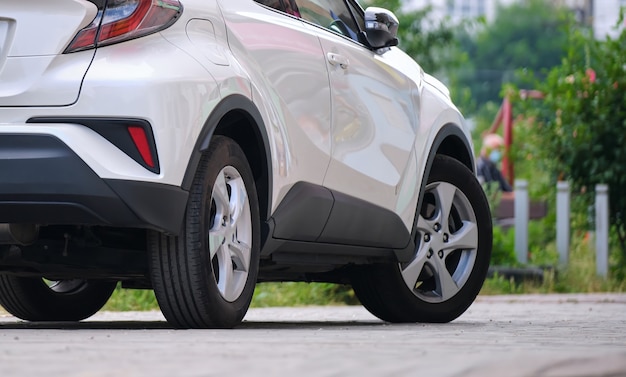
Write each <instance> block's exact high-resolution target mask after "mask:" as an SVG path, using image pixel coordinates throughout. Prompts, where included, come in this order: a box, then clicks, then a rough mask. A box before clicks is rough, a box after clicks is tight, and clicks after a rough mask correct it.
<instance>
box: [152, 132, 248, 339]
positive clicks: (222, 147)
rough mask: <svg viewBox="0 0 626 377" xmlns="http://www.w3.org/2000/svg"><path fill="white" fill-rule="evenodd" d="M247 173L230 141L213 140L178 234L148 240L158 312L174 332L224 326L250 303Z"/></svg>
mask: <svg viewBox="0 0 626 377" xmlns="http://www.w3.org/2000/svg"><path fill="white" fill-rule="evenodd" d="M259 242H260V220H259V209H258V200H257V195H256V189H255V185H254V180H253V177H252V172H251V169H250V166H249V165H248V162H247V160H246V157H245V155H244V153H243V151H242V150H241V148H240V147H239V145H237V143H235V142H234V141H233V140H232V139H229V138H227V137H222V136H216V137H215V138H214V139H213V140H212V142H211V144H210V146H209V149H208V150H207V152H206V153H205V154H204V155H203V156H202V158H201V161H200V164H199V168H198V170H197V172H196V175H195V178H194V182H193V185H192V188H191V191H190V198H189V202H188V205H187V214H186V219H185V224H184V226H183V229H182V231H181V234H180V236H177V237H174V236H168V235H165V234H161V233H157V232H152V233H150V235H149V240H148V244H149V248H150V252H151V262H150V263H151V266H150V270H151V276H152V284H153V287H154V291H155V295H156V298H157V301H158V302H159V306H160V307H161V311H162V312H163V315H164V316H165V318H166V319H167V320H168V322H170V323H171V324H172V325H174V326H175V327H178V328H230V327H234V326H236V325H237V324H239V323H240V322H241V320H242V319H243V317H244V315H245V314H246V311H247V310H248V307H249V305H250V301H251V300H252V294H253V293H254V287H255V284H256V279H257V274H258V268H259V253H260V245H259Z"/></svg>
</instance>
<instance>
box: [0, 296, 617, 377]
mask: <svg viewBox="0 0 626 377" xmlns="http://www.w3.org/2000/svg"><path fill="white" fill-rule="evenodd" d="M0 374H2V376H30V375H32V376H42V375H44V374H45V375H46V376H64V377H73V376H89V377H91V376H177V377H178V376H217V375H225V374H227V375H235V376H298V377H306V376H417V375H421V376H454V377H456V376H459V377H461V376H463V377H474V376H480V377H489V376H511V377H517V376H541V377H543V376H545V377H562V376H563V377H564V376H568V377H579V376H581V377H582V376H607V377H608V376H611V377H613V376H626V294H593V295H523V296H481V297H479V298H478V299H477V301H476V302H475V303H474V304H473V305H472V306H471V307H470V309H469V310H468V311H467V312H466V313H465V314H464V315H463V316H461V317H460V318H459V319H457V320H456V321H454V322H452V323H449V324H436V325H435V324H401V325H391V324H387V323H383V322H381V321H379V320H378V319H376V318H374V317H373V316H371V315H370V314H369V313H368V312H367V311H366V310H365V309H363V308H362V307H360V306H354V307H304V308H259V309H251V310H250V311H249V313H248V315H247V316H246V318H245V321H244V323H243V324H242V325H241V326H240V327H239V328H237V329H235V330H183V331H177V330H172V329H170V328H169V327H168V326H167V324H166V323H165V322H163V317H162V316H161V314H160V313H158V312H143V313H138V312H130V313H110V312H102V313H98V314H97V315H96V316H94V317H93V318H91V319H90V320H89V321H85V322H81V323H78V324H39V323H34V324H28V323H23V322H20V321H17V320H16V319H14V318H12V317H9V316H6V315H5V316H3V317H1V318H0Z"/></svg>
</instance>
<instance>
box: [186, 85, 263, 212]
mask: <svg viewBox="0 0 626 377" xmlns="http://www.w3.org/2000/svg"><path fill="white" fill-rule="evenodd" d="M232 111H235V112H239V113H240V114H241V115H244V116H246V117H247V118H248V119H249V120H250V123H252V124H254V126H255V127H254V131H255V132H256V134H257V136H258V138H259V139H260V140H261V142H262V143H263V145H261V146H260V147H261V148H262V149H263V150H262V151H261V153H263V152H264V153H265V164H264V167H265V168H266V169H267V173H266V178H267V179H268V182H267V193H266V195H267V197H266V198H265V199H264V201H265V202H266V203H267V205H266V208H265V211H264V212H262V213H261V215H262V219H261V220H262V221H265V220H267V219H268V218H269V216H270V210H271V199H272V185H271V177H272V157H271V153H270V147H269V145H270V143H269V138H268V136H267V130H266V129H265V122H264V121H263V117H262V116H261V112H260V111H259V109H258V108H257V107H256V105H255V104H254V103H253V102H252V100H250V99H249V98H247V97H245V96H243V95H240V94H232V95H229V96H227V97H224V98H223V99H222V100H221V101H220V102H219V103H218V104H217V105H216V106H215V108H214V109H213V111H212V112H211V114H210V115H209V117H208V118H207V120H206V121H205V122H204V126H203V127H202V130H201V131H200V135H199V136H198V139H197V141H196V145H195V146H194V150H193V152H192V154H191V158H190V159H189V163H188V164H187V169H186V170H185V175H184V178H183V182H182V185H181V187H182V188H183V190H185V191H189V189H190V188H191V184H192V183H193V178H194V175H195V173H196V170H197V168H198V165H199V163H200V157H201V156H202V153H203V152H205V151H206V150H207V149H208V148H209V143H210V142H211V139H212V138H213V135H214V134H215V131H216V130H217V128H218V126H219V125H220V123H221V121H222V120H223V119H224V116H225V115H227V114H228V113H230V112H232ZM244 152H245V151H244Z"/></svg>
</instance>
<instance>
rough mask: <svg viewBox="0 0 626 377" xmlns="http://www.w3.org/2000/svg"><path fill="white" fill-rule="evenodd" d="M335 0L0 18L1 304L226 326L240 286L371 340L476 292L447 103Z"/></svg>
mask: <svg viewBox="0 0 626 377" xmlns="http://www.w3.org/2000/svg"><path fill="white" fill-rule="evenodd" d="M397 27H398V21H397V18H396V17H395V16H394V15H393V13H392V12H390V11H388V10H385V9H381V8H373V7H372V8H368V9H366V10H363V9H362V8H361V7H360V6H359V4H357V3H356V2H355V1H354V0H256V1H253V0H0V177H1V178H0V304H1V305H2V306H3V307H4V308H5V309H6V310H7V311H9V312H10V313H12V314H13V315H15V316H17V317H19V318H22V319H25V320H31V321H76V320H81V319H84V318H87V317H89V316H90V315H92V314H94V313H95V312H97V311H98V310H99V309H100V308H101V307H102V306H103V305H104V304H105V303H106V301H107V300H108V298H109V297H110V295H111V293H112V291H113V289H114V287H115V286H116V284H117V283H118V282H121V284H122V286H123V287H126V288H144V289H154V291H155V294H156V297H157V300H158V303H159V305H160V308H161V310H162V312H163V314H164V315H165V317H166V318H167V320H168V322H170V323H171V324H172V325H173V326H174V327H178V328H221V327H233V326H236V325H237V324H239V323H240V322H241V321H242V319H243V317H244V315H245V313H246V311H247V309H248V306H249V304H250V300H251V298H252V294H253V291H254V288H255V285H256V283H257V282H265V281H322V282H335V283H341V284H351V285H352V287H353V288H354V291H355V293H356V295H357V297H358V298H359V300H360V301H361V302H362V304H363V305H364V306H365V307H366V308H367V309H368V310H369V311H371V312H372V313H373V314H374V315H376V316H378V317H379V318H381V319H383V320H385V321H390V322H416V321H423V322H447V321H451V320H453V319H455V318H457V317H458V316H459V315H461V314H462V313H463V312H464V311H465V310H466V309H467V308H468V307H469V305H470V304H471V303H472V302H473V300H474V299H475V297H476V295H477V294H478V292H479V290H480V288H481V286H482V283H483V281H484V279H485V275H486V273H487V269H488V265H489V259H490V254H491V243H492V229H491V216H490V211H489V207H488V203H487V201H486V198H485V195H484V193H483V191H482V188H481V186H480V185H479V183H478V181H477V179H476V177H475V161H474V157H473V156H474V154H473V150H472V148H473V147H472V144H471V139H470V135H469V133H468V130H467V129H466V127H465V125H464V120H463V117H462V116H461V114H460V113H459V111H458V110H457V109H456V107H455V106H454V105H453V104H452V103H451V101H450V96H449V93H448V91H447V89H446V88H445V87H444V86H443V85H442V84H441V83H440V82H438V81H437V80H435V79H434V78H433V77H431V76H429V75H427V74H426V73H424V71H423V70H422V69H421V68H420V66H419V65H418V64H417V63H416V62H415V61H413V60H412V59H411V58H410V57H409V56H407V55H406V54H405V53H403V52H402V51H401V50H399V49H398V48H397V47H395V46H396V45H397V43H398V41H397V39H396V32H397Z"/></svg>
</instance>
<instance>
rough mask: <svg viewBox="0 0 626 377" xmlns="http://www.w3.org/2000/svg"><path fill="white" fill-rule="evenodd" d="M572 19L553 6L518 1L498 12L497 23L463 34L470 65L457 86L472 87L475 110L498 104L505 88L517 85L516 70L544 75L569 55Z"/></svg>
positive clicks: (542, 0)
mask: <svg viewBox="0 0 626 377" xmlns="http://www.w3.org/2000/svg"><path fill="white" fill-rule="evenodd" d="M568 15H569V13H568V11H566V10H565V9H562V8H559V7H557V6H556V5H554V4H553V2H548V1H545V0H526V1H520V2H517V3H514V4H512V5H510V6H506V7H502V6H500V7H498V8H497V10H496V17H495V19H494V21H493V22H491V23H489V24H486V25H484V26H483V27H482V28H481V29H480V30H477V31H475V32H472V33H467V34H465V35H463V36H462V37H461V38H460V44H461V48H462V49H463V50H464V51H465V52H466V53H467V55H468V64H466V65H464V67H463V68H462V69H461V70H459V71H458V76H457V81H458V85H460V86H461V87H468V88H469V90H470V92H471V98H472V101H473V102H474V104H473V106H472V107H473V110H475V109H477V108H480V107H481V106H482V105H483V104H485V103H486V102H488V101H499V99H500V90H501V88H502V85H503V84H505V83H510V82H515V83H518V84H519V83H520V82H519V80H518V77H517V76H516V74H515V72H516V71H517V70H519V69H528V70H531V71H533V72H536V73H540V72H543V71H546V70H548V69H549V68H551V67H554V66H556V65H558V64H559V63H560V62H561V58H562V57H563V56H564V55H565V50H566V41H567V36H566V32H565V30H566V28H565V26H566V25H567V22H568ZM465 107H467V106H465Z"/></svg>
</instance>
